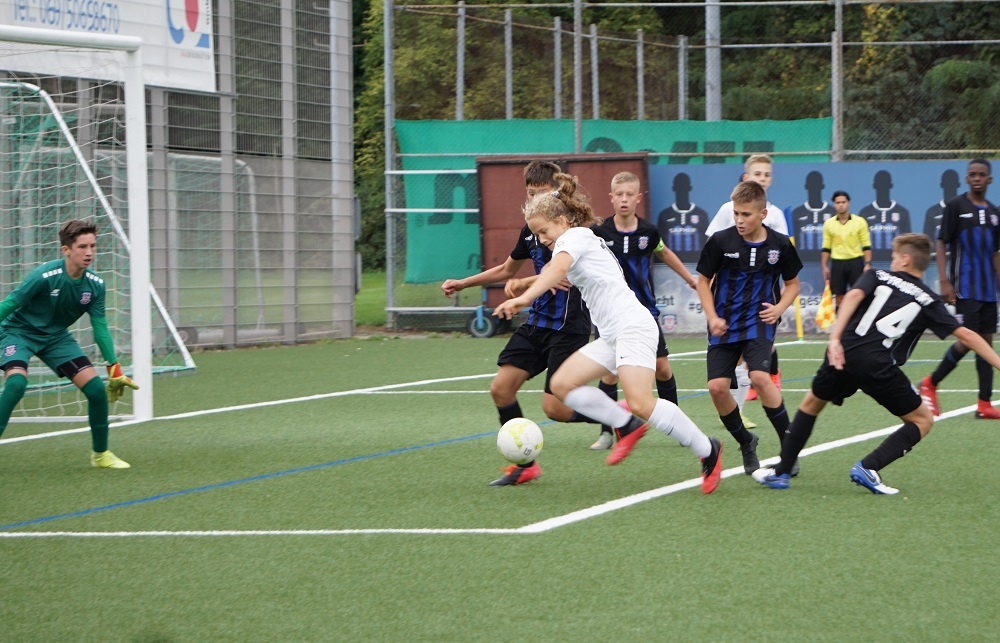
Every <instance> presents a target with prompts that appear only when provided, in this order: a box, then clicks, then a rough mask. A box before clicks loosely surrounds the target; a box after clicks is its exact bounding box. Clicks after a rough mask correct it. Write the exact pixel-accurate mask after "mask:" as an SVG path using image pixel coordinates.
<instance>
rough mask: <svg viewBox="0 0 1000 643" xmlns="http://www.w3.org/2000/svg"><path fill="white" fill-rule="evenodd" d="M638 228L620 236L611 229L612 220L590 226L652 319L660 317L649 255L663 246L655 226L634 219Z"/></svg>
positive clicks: (613, 225)
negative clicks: (610, 253) (613, 257)
mask: <svg viewBox="0 0 1000 643" xmlns="http://www.w3.org/2000/svg"><path fill="white" fill-rule="evenodd" d="M638 222H639V225H638V227H637V228H636V229H635V230H633V231H632V232H621V231H620V230H618V228H617V227H616V226H615V218H614V217H608V218H607V219H605V220H604V223H602V224H601V225H595V226H593V228H592V230H593V231H594V234H596V235H597V236H599V237H600V238H602V239H604V243H605V244H607V246H608V248H609V249H610V250H611V252H612V253H614V255H615V258H616V259H618V263H619V264H621V267H622V272H623V273H624V274H625V283H627V284H628V287H629V288H631V289H632V292H634V293H635V296H636V298H637V299H638V300H639V303H641V304H642V305H643V306H645V307H646V308H647V309H648V310H649V312H651V313H652V314H653V317H659V316H660V309H659V308H657V307H656V294H655V293H654V292H653V255H654V254H655V253H656V251H657V249H658V248H659V247H660V246H661V244H662V243H663V242H662V240H661V239H660V232H659V230H657V228H656V226H655V225H653V224H652V223H650V222H649V221H646V220H645V219H638Z"/></svg>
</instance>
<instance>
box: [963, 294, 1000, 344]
mask: <svg viewBox="0 0 1000 643" xmlns="http://www.w3.org/2000/svg"><path fill="white" fill-rule="evenodd" d="M955 316H956V318H957V319H958V323H959V324H961V325H963V326H965V327H966V328H968V329H969V330H971V331H975V332H977V333H979V334H980V335H992V334H993V333H995V332H997V302H995V301H979V300H978V299H957V300H955Z"/></svg>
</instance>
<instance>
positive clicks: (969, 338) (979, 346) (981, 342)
mask: <svg viewBox="0 0 1000 643" xmlns="http://www.w3.org/2000/svg"><path fill="white" fill-rule="evenodd" d="M952 335H954V336H955V338H956V339H957V340H958V341H960V342H962V343H963V344H964V345H965V346H967V347H969V348H971V349H972V350H974V351H975V352H976V355H979V356H980V357H982V358H983V359H984V360H986V361H987V362H989V364H990V366H992V367H993V368H995V369H997V370H1000V355H997V353H996V351H994V350H993V347H992V346H990V344H989V342H987V341H986V340H985V339H983V338H982V337H981V336H980V335H979V333H977V332H975V331H972V330H969V329H968V328H966V327H965V326H959V327H958V328H956V329H955V331H954V332H953V333H952Z"/></svg>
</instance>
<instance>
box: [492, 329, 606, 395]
mask: <svg viewBox="0 0 1000 643" xmlns="http://www.w3.org/2000/svg"><path fill="white" fill-rule="evenodd" d="M589 341H590V333H564V332H562V331H558V330H552V329H551V328H539V327H538V326H529V325H528V324H521V325H520V326H518V327H517V329H516V330H515V331H514V334H513V335H511V337H510V339H509V340H508V341H507V345H506V346H504V349H503V350H502V351H500V356H499V357H498V358H497V366H503V365H505V364H509V365H510V366H515V367H517V368H519V369H521V370H522V371H527V372H528V379H531V378H532V377H534V376H536V375H538V374H539V373H541V372H542V371H544V370H545V369H548V373H547V374H546V375H545V392H546V393H551V392H552V389H550V388H549V380H550V379H551V378H552V374H553V373H555V372H556V369H557V368H559V367H560V366H561V365H562V363H563V362H565V361H566V358H567V357H569V356H570V355H572V354H573V353H575V352H576V351H578V350H580V349H581V348H583V347H584V346H586V345H587V342H589Z"/></svg>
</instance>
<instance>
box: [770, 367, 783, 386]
mask: <svg viewBox="0 0 1000 643" xmlns="http://www.w3.org/2000/svg"><path fill="white" fill-rule="evenodd" d="M771 381H772V382H774V385H775V386H777V387H778V390H779V391H780V390H781V369H780V368H779V369H778V372H777V373H773V374H772V375H771Z"/></svg>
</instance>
